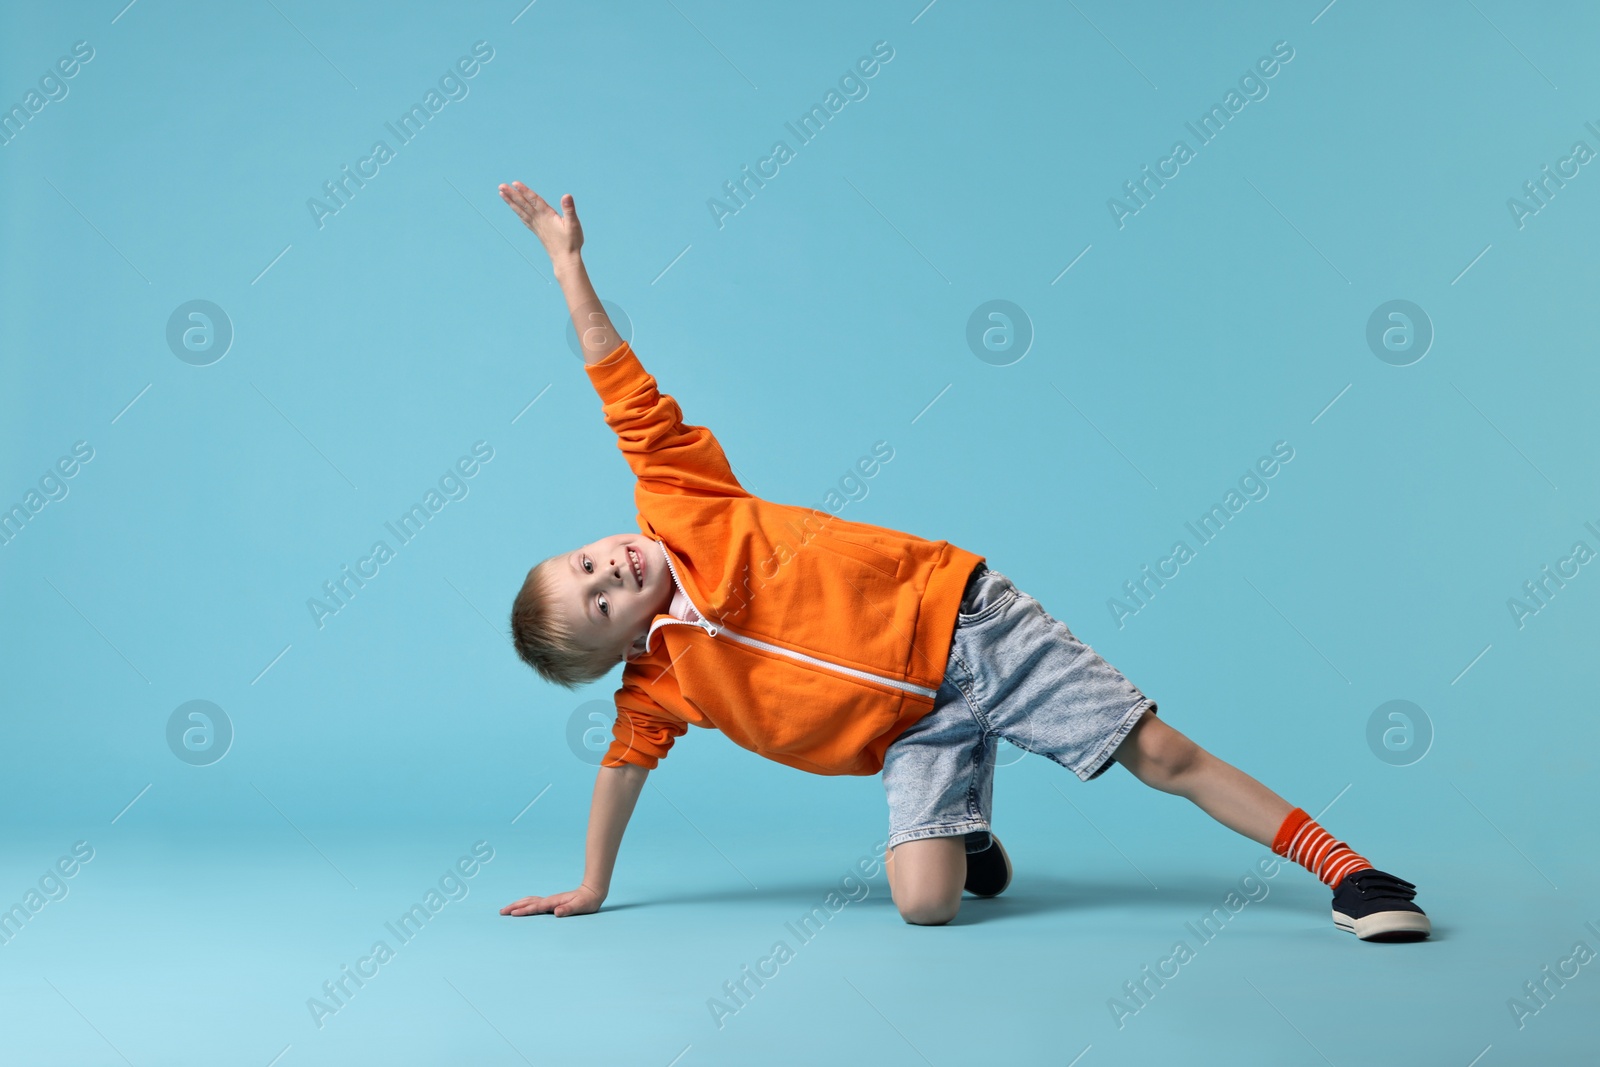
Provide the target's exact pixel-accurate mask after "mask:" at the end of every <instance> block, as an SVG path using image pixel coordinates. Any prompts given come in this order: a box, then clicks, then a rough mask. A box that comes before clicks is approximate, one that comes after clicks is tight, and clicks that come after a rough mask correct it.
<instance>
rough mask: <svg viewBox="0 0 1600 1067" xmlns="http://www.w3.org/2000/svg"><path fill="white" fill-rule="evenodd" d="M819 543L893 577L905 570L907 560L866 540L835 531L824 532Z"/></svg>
mask: <svg viewBox="0 0 1600 1067" xmlns="http://www.w3.org/2000/svg"><path fill="white" fill-rule="evenodd" d="M817 540H818V543H819V544H821V545H823V546H824V547H826V548H827V549H829V550H830V551H833V552H837V553H839V555H841V556H848V557H850V558H851V559H853V560H855V561H856V562H857V563H865V564H866V565H867V566H869V567H871V568H873V569H874V570H877V571H881V572H882V573H884V574H886V575H888V576H889V577H891V578H898V577H900V575H901V574H902V573H903V572H904V570H905V564H906V561H905V559H904V558H902V557H899V556H891V555H890V554H889V553H887V552H883V551H881V550H879V549H877V548H874V547H873V546H871V545H870V544H867V543H866V542H864V541H856V540H853V539H851V538H847V537H841V536H840V535H838V534H835V533H823V534H821V535H820V536H819V537H818V539H817Z"/></svg>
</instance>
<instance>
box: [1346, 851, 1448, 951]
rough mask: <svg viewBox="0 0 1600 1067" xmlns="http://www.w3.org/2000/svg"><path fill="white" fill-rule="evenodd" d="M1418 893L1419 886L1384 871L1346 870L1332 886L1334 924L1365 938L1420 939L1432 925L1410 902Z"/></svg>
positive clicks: (1369, 939)
mask: <svg viewBox="0 0 1600 1067" xmlns="http://www.w3.org/2000/svg"><path fill="white" fill-rule="evenodd" d="M1416 895H1417V887H1416V886H1414V885H1412V884H1411V883H1410V882H1408V881H1406V880H1405V879H1404V878H1396V877H1395V876H1394V875H1392V874H1389V873H1387V872H1385V871H1380V870H1376V869H1374V868H1368V869H1367V870H1364V871H1356V872H1355V873H1353V874H1347V875H1345V876H1344V877H1343V878H1342V879H1340V881H1339V884H1338V885H1337V886H1335V887H1334V890H1333V925H1335V926H1337V927H1338V928H1339V929H1341V930H1348V931H1349V932H1350V933H1352V934H1355V935H1356V936H1357V937H1359V938H1360V939H1361V940H1363V941H1420V940H1422V939H1423V938H1425V937H1427V936H1428V935H1429V934H1430V933H1432V932H1433V927H1432V925H1431V924H1429V922H1428V916H1427V915H1425V914H1424V913H1423V911H1422V909H1421V908H1419V907H1417V906H1416V905H1415V904H1413V903H1411V898H1412V897H1414V896H1416Z"/></svg>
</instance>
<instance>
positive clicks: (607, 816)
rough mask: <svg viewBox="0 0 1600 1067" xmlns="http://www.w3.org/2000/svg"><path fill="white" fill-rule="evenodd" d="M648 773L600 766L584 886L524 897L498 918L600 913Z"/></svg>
mask: <svg viewBox="0 0 1600 1067" xmlns="http://www.w3.org/2000/svg"><path fill="white" fill-rule="evenodd" d="M649 774H650V772H649V771H648V770H646V769H645V768H643V767H640V766H638V765H636V764H632V763H625V764H623V765H622V766H620V767H601V768H600V772H599V774H597V775H596V776H595V780H594V798H593V799H592V800H591V801H590V802H589V838H588V845H587V849H586V858H585V861H584V868H583V883H582V884H581V885H579V886H578V888H576V889H570V890H568V891H567V892H565V893H556V894H555V895H553V896H548V897H523V898H522V899H521V900H518V901H516V902H514V903H511V904H507V905H506V906H505V907H503V908H501V909H500V914H501V915H538V914H541V913H542V912H550V913H552V914H554V915H556V916H558V917H561V916H566V915H587V914H589V913H590V912H595V911H599V910H600V905H601V904H602V903H603V902H604V901H605V899H606V895H607V894H608V893H610V892H611V872H612V869H613V868H614V867H615V866H616V863H617V849H618V847H619V846H621V844H622V832H623V831H624V830H626V829H627V828H628V819H629V817H631V816H632V815H633V807H634V804H635V803H637V801H638V799H639V792H640V790H642V789H643V788H644V780H645V778H647V777H649Z"/></svg>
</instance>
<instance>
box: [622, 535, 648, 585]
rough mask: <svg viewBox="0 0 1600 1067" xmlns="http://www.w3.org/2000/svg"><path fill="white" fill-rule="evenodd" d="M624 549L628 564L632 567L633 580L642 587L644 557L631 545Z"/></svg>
mask: <svg viewBox="0 0 1600 1067" xmlns="http://www.w3.org/2000/svg"><path fill="white" fill-rule="evenodd" d="M626 551H627V553H628V566H629V567H631V568H632V569H633V580H634V581H636V582H638V583H639V588H640V589H643V588H644V557H643V556H641V555H639V553H638V551H637V550H635V549H634V548H633V546H631V545H629V546H628V547H627V549H626Z"/></svg>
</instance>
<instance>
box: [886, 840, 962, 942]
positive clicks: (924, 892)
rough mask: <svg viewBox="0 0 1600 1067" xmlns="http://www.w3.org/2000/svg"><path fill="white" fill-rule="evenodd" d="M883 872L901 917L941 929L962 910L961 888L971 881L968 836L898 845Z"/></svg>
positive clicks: (909, 921) (891, 850) (892, 849)
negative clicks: (887, 878) (968, 880)
mask: <svg viewBox="0 0 1600 1067" xmlns="http://www.w3.org/2000/svg"><path fill="white" fill-rule="evenodd" d="M883 869H884V873H886V874H887V875H888V876H889V895H890V896H891V897H893V898H894V903H895V907H897V908H899V909H900V917H901V918H902V919H904V920H905V921H906V922H908V923H915V924H917V925H919V926H940V925H942V924H944V923H947V922H949V921H950V920H951V919H954V918H955V917H956V912H957V911H959V910H960V908H961V887H962V886H963V885H964V884H965V883H966V880H967V838H966V835H965V834H956V835H954V836H952V837H925V838H921V839H919V840H916V841H907V842H905V843H904V844H901V845H896V846H895V847H894V848H891V849H890V850H889V854H888V855H887V856H885V857H884V859H883Z"/></svg>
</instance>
